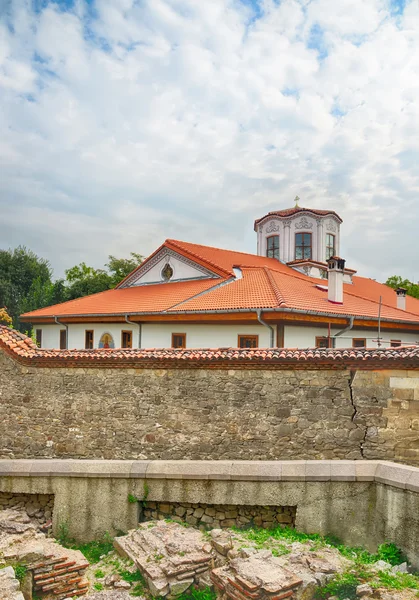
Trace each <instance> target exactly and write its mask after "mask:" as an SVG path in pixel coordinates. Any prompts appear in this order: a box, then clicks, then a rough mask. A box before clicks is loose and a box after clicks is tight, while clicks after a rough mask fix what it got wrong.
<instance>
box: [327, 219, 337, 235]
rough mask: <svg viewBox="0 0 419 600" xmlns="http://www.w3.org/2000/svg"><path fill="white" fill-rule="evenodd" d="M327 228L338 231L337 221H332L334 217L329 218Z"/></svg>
mask: <svg viewBox="0 0 419 600" xmlns="http://www.w3.org/2000/svg"><path fill="white" fill-rule="evenodd" d="M326 228H327V229H328V230H329V231H334V232H336V231H337V227H336V223H335V222H334V221H332V219H329V220H328V221H327V223H326Z"/></svg>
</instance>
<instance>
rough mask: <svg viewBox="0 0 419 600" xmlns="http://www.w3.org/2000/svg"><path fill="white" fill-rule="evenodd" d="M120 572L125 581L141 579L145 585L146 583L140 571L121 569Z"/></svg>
mask: <svg viewBox="0 0 419 600" xmlns="http://www.w3.org/2000/svg"><path fill="white" fill-rule="evenodd" d="M118 573H119V575H120V576H121V577H122V579H123V580H124V581H128V583H135V582H136V581H139V582H140V583H142V584H143V585H145V584H146V582H145V579H144V577H143V576H142V574H141V573H140V571H128V570H127V569H120V570H119V571H118Z"/></svg>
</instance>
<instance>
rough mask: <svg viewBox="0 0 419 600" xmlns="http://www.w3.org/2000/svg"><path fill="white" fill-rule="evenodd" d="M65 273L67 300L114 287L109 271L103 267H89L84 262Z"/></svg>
mask: <svg viewBox="0 0 419 600" xmlns="http://www.w3.org/2000/svg"><path fill="white" fill-rule="evenodd" d="M65 275H66V286H65V289H66V296H67V298H66V299H67V300H73V299H74V298H80V297H82V296H88V295H89V294H96V293H97V292H103V291H104V290H109V289H111V288H112V287H114V286H113V281H112V276H111V275H110V274H109V273H107V272H106V271H104V270H103V269H94V268H93V267H88V266H87V265H86V263H84V262H82V263H80V264H79V265H76V266H74V267H72V268H71V269H67V270H66V272H65Z"/></svg>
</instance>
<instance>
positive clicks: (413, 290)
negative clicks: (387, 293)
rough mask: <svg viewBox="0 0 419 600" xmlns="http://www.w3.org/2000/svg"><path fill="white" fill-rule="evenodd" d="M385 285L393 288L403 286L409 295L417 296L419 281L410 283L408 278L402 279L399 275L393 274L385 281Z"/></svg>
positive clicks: (418, 296) (418, 295)
mask: <svg viewBox="0 0 419 600" xmlns="http://www.w3.org/2000/svg"><path fill="white" fill-rule="evenodd" d="M386 285H388V286H389V287H391V288H393V289H394V290H396V289H397V288H399V287H401V288H404V289H405V290H406V293H407V294H409V296H413V297H414V298H419V283H412V282H411V281H409V279H403V278H402V277H400V276H399V275H393V276H392V277H389V278H388V279H387V281H386Z"/></svg>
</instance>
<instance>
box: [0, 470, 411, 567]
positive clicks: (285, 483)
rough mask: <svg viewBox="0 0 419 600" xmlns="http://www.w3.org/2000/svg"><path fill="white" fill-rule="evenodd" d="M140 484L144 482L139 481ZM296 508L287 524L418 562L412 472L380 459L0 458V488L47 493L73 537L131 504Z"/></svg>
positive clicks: (116, 520)
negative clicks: (394, 548)
mask: <svg viewBox="0 0 419 600" xmlns="http://www.w3.org/2000/svg"><path fill="white" fill-rule="evenodd" d="M145 483H146V484H147V485H145ZM146 490H147V492H146V494H147V501H154V502H162V501H166V502H191V503H205V504H211V505H219V504H230V505H237V506H296V507H297V513H296V528H297V529H299V530H300V531H305V532H307V533H321V534H333V535H335V536H338V537H339V538H340V539H341V540H342V541H343V542H344V543H346V544H349V545H355V546H359V545H363V546H365V547H367V548H368V549H369V550H370V551H374V550H375V549H376V547H377V545H378V544H380V543H382V542H384V541H394V542H395V543H397V544H398V545H399V546H400V547H401V548H402V549H403V550H404V551H405V553H406V554H407V556H408V557H409V560H410V561H411V562H412V564H413V565H414V566H415V567H416V568H419V469H417V468H414V467H406V466H404V465H396V464H394V463H386V462H380V461H275V462H252V461H214V462H203V461H195V462H194V461H166V462H163V461H151V462H147V461H56V460H49V461H47V460H41V461H36V460H35V461H6V460H3V461H0V492H9V493H25V494H27V493H32V494H54V495H55V502H54V514H53V528H54V531H55V532H57V531H58V529H59V525H60V523H64V522H65V523H67V524H68V526H69V533H70V535H71V536H72V537H74V538H75V539H79V540H88V539H93V538H95V537H97V536H99V535H100V534H103V533H104V532H105V531H109V532H111V533H116V532H117V531H118V530H119V531H127V530H128V529H131V528H133V527H135V526H136V524H137V522H138V518H139V504H133V503H130V502H129V501H128V495H129V494H132V495H134V496H136V497H137V498H138V499H139V500H141V499H143V498H144V495H145V491H146Z"/></svg>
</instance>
